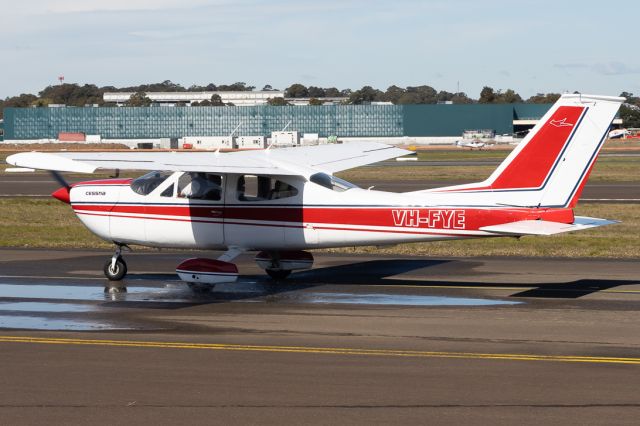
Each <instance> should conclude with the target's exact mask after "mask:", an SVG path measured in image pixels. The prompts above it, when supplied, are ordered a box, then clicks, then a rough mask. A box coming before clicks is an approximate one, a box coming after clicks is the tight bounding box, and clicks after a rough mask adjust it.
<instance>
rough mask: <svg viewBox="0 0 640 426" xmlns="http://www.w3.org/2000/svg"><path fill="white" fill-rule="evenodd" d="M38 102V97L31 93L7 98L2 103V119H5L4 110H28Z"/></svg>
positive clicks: (0, 114)
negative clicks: (27, 108)
mask: <svg viewBox="0 0 640 426" xmlns="http://www.w3.org/2000/svg"><path fill="white" fill-rule="evenodd" d="M37 100H38V97H37V96H36V95H32V94H30V93H23V94H21V95H20V96H14V97H12V98H7V99H5V100H4V102H3V103H2V110H0V118H3V117H4V108H26V107H29V106H31V105H32V104H33V103H34V102H36V101H37Z"/></svg>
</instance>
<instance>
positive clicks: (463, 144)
mask: <svg viewBox="0 0 640 426" xmlns="http://www.w3.org/2000/svg"><path fill="white" fill-rule="evenodd" d="M456 146H457V147H458V148H471V150H472V151H473V150H474V148H477V149H478V150H481V149H482V148H484V147H485V146H487V144H486V143H485V142H480V141H476V140H472V141H465V140H462V141H457V142H456Z"/></svg>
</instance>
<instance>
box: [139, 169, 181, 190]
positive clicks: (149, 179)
mask: <svg viewBox="0 0 640 426" xmlns="http://www.w3.org/2000/svg"><path fill="white" fill-rule="evenodd" d="M172 174H173V172H167V171H164V172H158V171H156V172H151V173H147V174H146V175H144V176H140V177H139V178H137V179H134V180H133V181H132V182H131V190H132V191H133V192H135V193H136V194H140V195H149V194H151V193H152V192H153V191H154V189H156V188H157V187H158V186H160V184H161V183H162V182H164V181H165V180H167V178H168V177H169V176H171V175H172Z"/></svg>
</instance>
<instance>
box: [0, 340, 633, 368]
mask: <svg viewBox="0 0 640 426" xmlns="http://www.w3.org/2000/svg"><path fill="white" fill-rule="evenodd" d="M0 343H35V344H50V345H72V346H110V347H132V348H165V349H205V350H220V351H248V352H250V351H253V352H284V353H309V354H329V355H362V356H386V357H407V358H459V359H497V360H511V361H549V362H581V363H593V364H627V365H640V358H630V357H600V356H578V355H536V354H507V353H474V352H441V351H403V350H392V349H358V348H330V347H326V348H322V347H305V346H266V345H239V344H226V343H188V342H153V341H135V340H101V339H99V340H93V339H68V338H47V337H27V336H0Z"/></svg>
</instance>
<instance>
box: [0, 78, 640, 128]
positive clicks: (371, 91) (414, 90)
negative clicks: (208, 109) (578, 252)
mask: <svg viewBox="0 0 640 426" xmlns="http://www.w3.org/2000/svg"><path fill="white" fill-rule="evenodd" d="M255 89H256V87H255V86H251V85H248V84H247V83H244V82H236V83H233V84H221V85H216V84H213V83H210V84H207V85H205V86H199V85H192V86H189V87H184V86H182V85H180V84H177V83H173V82H172V81H170V80H165V81H163V82H160V83H152V84H142V85H138V86H129V87H114V86H103V87H98V86H96V85H94V84H85V85H82V86H81V85H78V84H69V83H65V84H59V85H53V86H48V87H46V88H45V89H44V90H42V91H40V92H39V93H38V94H37V95H33V94H28V93H23V94H21V95H18V96H13V97H9V98H6V99H4V100H1V99H0V118H2V116H3V110H4V108H8V107H19V108H20V107H22V108H25V107H32V106H47V105H50V104H62V105H67V106H85V105H99V106H113V104H109V103H106V102H104V100H103V95H104V93H105V92H134V94H133V95H132V96H131V98H130V99H129V101H128V102H126V105H128V106H148V105H151V103H152V102H151V100H150V99H149V98H148V97H147V96H146V95H145V93H146V92H203V91H204V92H208V91H212V92H213V91H221V92H224V91H253V90H255ZM277 90H278V89H275V88H273V87H272V86H271V85H269V84H267V85H265V86H264V87H263V88H262V91H277ZM284 92H285V98H298V99H300V98H308V99H309V103H310V104H311V105H322V104H323V103H324V102H325V99H326V98H343V100H342V102H343V103H345V104H352V105H359V104H367V103H371V102H390V103H392V104H395V105H408V104H436V103H441V102H451V103H454V104H472V103H480V104H504V103H522V102H524V103H534V104H541V103H553V102H555V101H556V100H557V99H558V98H559V97H560V94H559V93H538V94H536V95H534V96H531V97H529V98H527V99H523V98H522V97H521V96H520V95H519V94H518V93H517V92H515V91H514V90H513V89H506V90H500V89H498V90H496V89H494V88H492V87H489V86H485V87H483V88H482V90H481V91H480V94H479V97H478V98H477V99H474V98H471V97H469V96H467V94H466V93H464V92H457V93H452V92H447V91H444V90H440V91H438V90H436V89H434V88H433V87H431V86H427V85H421V86H407V87H400V86H396V85H392V86H389V87H388V88H387V89H386V90H384V91H383V90H380V89H376V88H374V87H372V86H364V87H362V88H361V89H358V90H351V89H338V88H335V87H316V86H309V87H307V86H305V85H303V84H301V83H294V84H292V85H290V86H289V87H287V88H286V89H285V90H284ZM620 96H624V97H626V98H627V105H623V107H622V108H621V109H620V116H621V117H622V118H623V120H624V121H625V125H626V126H628V127H640V98H639V97H636V96H633V93H630V92H623V93H622V94H621V95H620ZM268 103H269V104H270V105H287V104H288V102H287V100H286V99H284V98H281V97H275V96H274V97H273V98H270V99H269V101H268ZM223 105H231V104H229V103H227V104H224V103H223V102H222V99H221V98H220V96H219V95H217V94H215V95H213V96H212V98H211V99H210V100H205V101H202V102H196V103H194V104H193V106H223Z"/></svg>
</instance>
